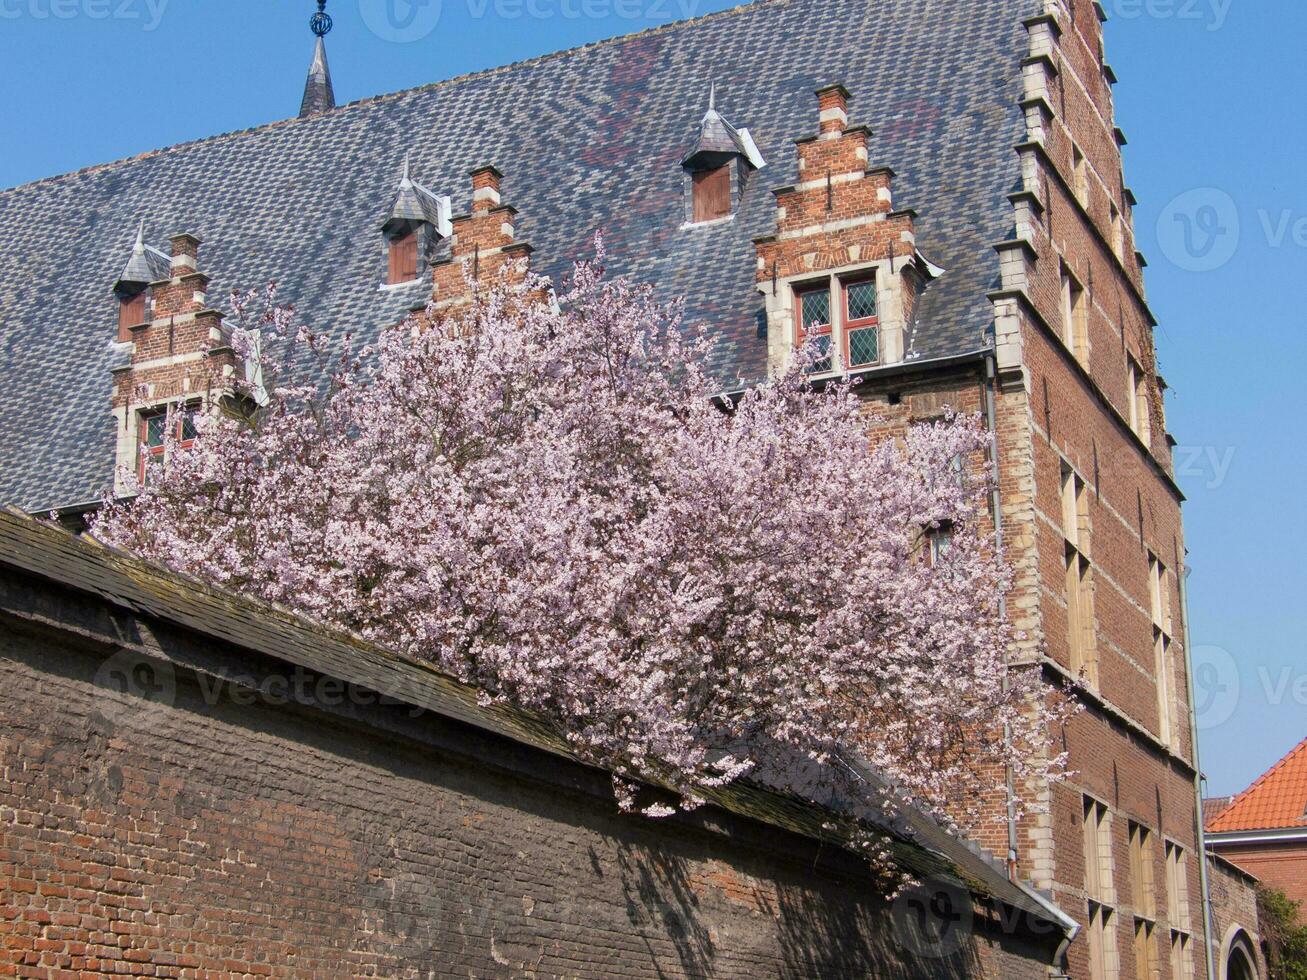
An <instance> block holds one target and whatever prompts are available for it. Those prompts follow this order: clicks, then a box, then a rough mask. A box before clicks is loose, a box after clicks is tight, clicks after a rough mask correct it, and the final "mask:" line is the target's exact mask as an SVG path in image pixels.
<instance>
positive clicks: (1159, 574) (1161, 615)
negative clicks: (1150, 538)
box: [1148, 552, 1177, 745]
mask: <svg viewBox="0 0 1307 980" xmlns="http://www.w3.org/2000/svg"><path fill="white" fill-rule="evenodd" d="M1148 593H1149V604H1150V606H1151V607H1152V610H1151V611H1152V621H1153V631H1152V640H1153V670H1154V672H1155V676H1156V679H1157V719H1158V722H1157V729H1158V735H1159V736H1160V737H1161V740H1162V742H1163V744H1165V745H1174V744H1175V743H1176V741H1177V733H1176V725H1175V717H1176V712H1175V711H1174V710H1173V707H1172V704H1171V698H1172V694H1173V690H1174V681H1173V675H1174V668H1173V667H1172V664H1171V658H1172V655H1173V654H1172V651H1171V642H1172V640H1171V631H1172V629H1173V627H1174V624H1173V623H1172V621H1171V580H1170V576H1169V575H1168V573H1167V570H1166V566H1165V565H1163V564H1162V562H1161V561H1160V560H1158V558H1157V556H1156V555H1154V554H1153V553H1152V552H1149V554H1148Z"/></svg>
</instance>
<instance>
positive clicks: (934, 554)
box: [922, 521, 953, 568]
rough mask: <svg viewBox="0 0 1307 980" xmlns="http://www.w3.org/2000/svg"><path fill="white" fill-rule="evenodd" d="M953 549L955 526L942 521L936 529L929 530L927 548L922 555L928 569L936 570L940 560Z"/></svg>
mask: <svg viewBox="0 0 1307 980" xmlns="http://www.w3.org/2000/svg"><path fill="white" fill-rule="evenodd" d="M952 547H953V524H952V522H951V521H941V522H940V523H939V525H937V526H936V527H929V528H927V529H926V540H925V548H924V549H923V554H922V558H923V560H924V561H925V562H926V565H927V567H930V568H934V567H935V566H936V565H938V564H939V562H940V559H941V558H943V557H944V556H945V555H947V554H948V552H949V549H950V548H952Z"/></svg>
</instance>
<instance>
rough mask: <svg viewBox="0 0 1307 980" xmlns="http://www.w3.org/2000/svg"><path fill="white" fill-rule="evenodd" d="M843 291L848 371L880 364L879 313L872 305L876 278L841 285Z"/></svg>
mask: <svg viewBox="0 0 1307 980" xmlns="http://www.w3.org/2000/svg"><path fill="white" fill-rule="evenodd" d="M841 285H842V287H843V290H844V330H845V349H846V352H847V355H848V365H849V367H850V368H856V367H867V366H869V365H872V364H876V363H878V362H879V361H880V313H879V311H878V308H877V305H876V279H875V277H869V278H866V279H857V280H854V281H851V282H844V283H842V284H841Z"/></svg>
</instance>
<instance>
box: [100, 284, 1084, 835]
mask: <svg viewBox="0 0 1307 980" xmlns="http://www.w3.org/2000/svg"><path fill="white" fill-rule="evenodd" d="M542 297H543V298H542ZM551 299H552V297H551V294H548V292H547V287H546V284H545V283H543V282H540V281H537V280H534V279H531V280H528V282H527V284H526V286H524V287H521V288H512V287H510V286H507V285H500V286H499V287H497V288H494V289H490V290H482V291H481V292H480V295H479V297H478V299H477V301H476V303H475V304H474V305H473V306H472V307H471V308H470V309H469V310H467V311H466V312H465V313H463V314H461V315H460V316H458V317H455V318H442V317H441V316H440V315H439V314H438V313H437V312H436V311H435V310H434V309H430V310H428V311H427V314H426V316H425V317H423V318H420V319H418V320H413V321H409V322H407V323H404V324H400V325H397V326H396V327H394V328H391V329H388V330H385V331H383V332H382V334H381V336H380V338H379V340H378V342H377V344H376V347H375V349H363V350H355V349H353V347H352V346H351V345H350V343H349V342H348V341H347V342H345V343H344V344H333V343H332V342H330V341H329V340H328V339H327V335H326V334H325V333H322V332H318V331H314V330H312V329H311V328H310V327H309V326H307V325H305V324H303V323H301V322H299V321H298V319H297V318H296V317H295V316H294V315H293V313H292V311H289V310H287V309H285V308H282V307H279V306H278V305H277V304H276V300H275V292H270V293H269V294H268V295H266V296H264V297H262V299H260V298H259V297H255V296H249V297H243V298H241V300H240V301H239V302H238V303H237V314H238V315H237V321H238V323H239V326H238V328H237V336H236V337H235V338H234V339H233V346H234V347H235V348H236V349H237V350H240V351H243V352H245V353H246V354H250V355H252V356H253V355H258V356H261V357H262V358H263V361H264V363H263V373H262V379H263V383H264V385H265V386H266V392H267V395H266V405H265V407H262V408H254V407H253V406H252V403H251V411H250V412H249V413H248V414H247V415H245V416H240V415H237V414H233V413H213V414H209V415H207V416H205V417H204V418H202V419H201V420H200V421H199V424H198V430H199V431H198V436H197V438H196V441H195V444H194V446H193V448H191V449H189V450H184V449H180V448H178V447H171V448H170V450H169V452H168V454H167V462H166V464H164V465H163V466H161V467H159V468H158V469H157V470H155V471H154V472H152V474H151V476H150V479H149V484H148V486H147V487H145V488H144V489H143V491H142V492H141V493H140V495H139V496H138V497H136V498H135V499H134V500H132V501H128V502H114V501H108V502H107V503H106V507H105V508H104V510H103V512H102V513H101V515H100V517H99V518H98V519H97V520H96V522H95V526H94V533H95V534H96V535H97V536H98V537H100V538H102V539H104V540H105V541H107V542H110V543H113V544H116V545H119V546H122V547H125V548H128V549H130V550H132V551H135V552H137V553H140V554H142V555H145V556H147V557H150V558H153V559H156V560H159V561H161V562H164V563H166V564H167V565H170V566H172V567H174V568H177V569H180V570H184V571H186V572H189V573H192V574H195V575H198V576H200V577H202V578H204V579H207V580H209V581H211V582H214V583H216V584H218V585H220V586H224V587H227V588H230V589H234V590H237V591H240V592H245V593H250V594H253V595H256V596H259V597H261V598H263V599H266V600H270V601H273V602H278V603H282V604H285V605H287V606H290V607H293V608H295V609H297V610H299V611H300V612H302V613H305V614H307V615H309V616H311V617H314V618H316V619H318V620H321V621H323V622H325V623H329V624H332V625H334V626H338V627H342V628H345V629H348V630H352V631H355V632H357V633H359V634H361V635H363V636H365V637H367V638H369V639H372V640H375V641H378V642H380V643H383V644H386V645H389V646H390V647H392V648H395V649H397V650H399V651H402V652H403V653H406V654H409V655H412V656H414V657H419V658H423V659H425V660H429V661H432V662H434V663H436V664H438V665H440V666H441V667H442V668H444V669H445V670H447V671H449V672H450V673H452V674H454V675H455V676H457V677H459V678H461V679H463V680H465V681H467V682H470V683H472V684H475V685H477V686H478V687H479V688H481V689H482V690H484V691H485V692H486V696H487V697H488V698H493V699H500V698H502V699H507V700H509V701H511V702H513V703H515V704H517V705H519V706H522V707H524V708H527V709H530V710H533V711H536V712H539V713H541V714H543V715H545V716H547V717H548V718H550V719H553V720H554V721H555V722H556V723H557V724H559V726H560V727H561V728H562V730H564V731H565V732H566V733H567V735H568V738H569V739H570V741H571V744H572V745H573V746H574V747H575V750H576V751H577V752H578V753H579V754H580V755H581V756H582V757H583V758H586V759H588V760H590V761H593V762H595V763H597V764H600V765H604V766H607V767H609V768H610V769H611V770H612V771H613V772H615V773H616V776H617V789H618V794H619V798H620V799H621V800H622V801H623V802H624V804H625V805H627V806H628V807H631V808H633V809H643V810H645V812H647V813H650V814H663V813H665V812H666V811H665V807H664V805H663V804H661V803H655V804H650V805H644V804H641V803H640V802H638V801H637V799H636V797H637V796H638V795H639V790H638V788H637V787H636V785H635V784H634V783H632V782H630V781H629V780H630V779H634V778H636V777H654V778H656V779H657V780H658V781H660V782H661V783H662V784H664V785H666V786H669V787H671V788H672V789H674V790H675V791H677V792H679V793H680V794H681V796H682V798H683V800H684V801H685V802H686V803H687V804H688V805H694V803H696V802H697V801H698V800H699V799H700V798H701V794H703V793H705V792H709V791H711V789H712V788H713V787H718V786H722V785H725V784H728V783H731V782H733V781H735V780H738V779H741V778H744V777H746V776H748V775H749V774H750V773H751V772H755V773H756V772H758V771H761V770H765V769H767V768H768V767H769V766H773V767H774V766H775V765H776V764H777V762H776V760H780V759H785V758H804V759H810V760H814V761H815V762H818V763H827V762H829V761H830V760H831V759H834V758H838V757H839V756H841V755H842V754H844V753H849V752H857V753H860V754H861V755H862V756H863V757H864V758H865V759H866V760H867V761H868V762H869V763H870V765H871V767H872V768H873V769H874V770H876V771H878V772H879V773H880V774H882V775H883V776H884V778H885V779H886V781H887V784H888V785H891V786H893V787H894V791H895V792H896V793H897V794H900V795H901V798H903V799H906V800H909V801H911V802H913V803H915V804H917V805H920V806H923V807H925V808H926V809H928V810H930V811H932V812H934V813H935V814H937V815H940V816H944V817H946V818H948V817H954V818H957V819H958V820H959V821H960V822H961V823H962V825H963V826H975V824H976V821H977V820H978V819H980V816H981V805H980V800H981V798H982V796H984V795H985V794H991V795H992V794H993V793H994V792H996V791H998V790H999V789H1000V788H1001V786H1002V785H1003V784H1004V782H1005V770H1006V769H1007V768H1008V767H1010V768H1011V769H1012V770H1014V776H1015V778H1016V779H1017V780H1018V781H1022V780H1025V779H1028V778H1032V777H1039V778H1046V777H1049V776H1055V775H1056V773H1057V772H1058V771H1059V769H1060V767H1061V765H1062V761H1063V760H1062V759H1061V758H1060V757H1059V756H1057V755H1056V754H1055V753H1054V752H1052V751H1051V750H1047V751H1046V747H1047V736H1048V729H1049V726H1050V724H1052V723H1054V722H1055V720H1056V713H1055V710H1054V709H1053V708H1052V707H1050V706H1048V705H1047V704H1045V702H1044V700H1043V698H1042V697H1041V696H1039V695H1037V693H1036V692H1037V690H1038V688H1037V686H1036V678H1035V677H1033V676H1031V675H1029V674H1023V673H1020V672H1017V671H1014V670H1012V669H1010V668H1009V667H1008V666H1007V664H1006V652H1007V650H1008V649H1009V647H1010V645H1011V642H1012V639H1013V637H1012V634H1011V631H1010V629H1009V627H1008V625H1007V624H1006V623H1005V622H1004V621H1003V619H1002V617H1001V614H1000V601H999V600H1000V596H1001V595H1002V594H1003V592H1004V590H1005V589H1006V588H1007V587H1008V581H1007V573H1006V570H1005V567H1004V565H1003V562H1002V560H1001V556H999V555H998V554H996V553H995V547H994V538H993V534H992V524H991V520H990V515H989V513H988V509H987V508H988V505H989V496H988V490H989V487H988V486H987V484H986V482H985V479H984V478H983V476H982V475H981V474H983V473H984V472H985V467H984V465H983V461H984V453H985V450H986V447H987V445H988V442H987V435H986V433H985V431H984V428H983V426H982V425H981V423H980V421H979V420H977V419H973V418H961V417H960V418H954V419H950V420H947V421H942V422H939V423H936V424H931V425H918V426H915V427H912V428H910V429H909V430H907V431H906V433H905V434H904V435H903V436H902V437H901V438H895V439H879V440H878V439H876V438H875V437H874V436H873V434H872V431H873V429H874V427H875V423H876V419H874V418H873V417H871V416H870V415H869V414H868V412H867V409H866V404H865V402H863V401H862V400H860V399H859V397H858V395H857V393H856V391H855V390H854V389H853V388H852V387H850V386H849V385H847V384H833V385H830V386H827V387H825V388H823V389H821V390H817V389H816V388H814V387H813V386H812V385H810V384H808V383H807V381H806V378H805V375H804V374H803V372H802V369H801V368H802V365H801V364H799V365H797V366H796V367H795V369H793V370H791V371H790V372H789V373H787V374H785V375H783V376H781V377H777V378H775V379H773V380H771V381H769V382H767V383H765V384H762V385H760V386H757V387H754V388H752V389H750V390H748V391H747V392H746V393H744V394H742V395H740V396H738V397H736V398H734V399H733V400H730V401H729V402H727V401H726V400H724V399H722V398H720V397H717V386H716V385H715V383H714V381H713V379H712V377H711V375H710V373H709V371H708V368H707V365H708V364H709V363H710V358H711V355H712V343H711V342H710V341H709V339H708V338H707V337H706V336H705V335H704V334H702V333H694V332H687V331H685V330H684V329H683V325H682V323H681V322H680V318H679V314H678V311H677V310H676V309H675V308H672V309H668V308H664V307H660V306H658V305H656V304H655V303H654V302H653V301H652V299H651V296H650V293H649V291H648V290H647V289H645V288H642V287H639V286H636V285H632V284H630V283H627V282H624V281H615V282H614V281H606V280H604V279H603V277H602V274H601V272H600V270H599V269H598V267H597V266H596V265H593V264H582V265H580V266H578V267H577V269H576V271H575V275H574V280H573V282H572V283H571V284H570V286H569V287H568V289H567V290H566V292H565V293H564V294H562V295H560V296H558V297H557V301H556V302H553V301H551ZM260 307H261V309H260ZM256 310H258V312H256ZM419 326H420V327H421V328H420V329H419ZM256 330H257V331H258V335H257V336H256V335H255V333H254V331H256ZM256 341H257V342H256ZM800 361H801V359H800ZM959 461H961V463H962V465H961V467H959V465H958V464H959ZM940 528H947V529H949V531H950V532H951V542H950V546H949V547H948V548H946V549H940V553H939V554H938V556H937V559H936V560H934V561H932V562H927V561H925V560H923V549H924V547H925V545H924V542H925V535H926V534H927V533H928V532H931V531H933V530H938V529H940ZM1005 728H1006V730H1007V731H1009V732H1010V733H1011V735H1010V737H1009V738H1007V739H1005V738H1003V737H1002V733H1003V731H1004V730H1005ZM836 769H837V767H834V766H829V765H825V766H817V767H814V771H818V772H820V771H828V770H836ZM626 777H629V779H628V778H626Z"/></svg>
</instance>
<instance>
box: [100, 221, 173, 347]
mask: <svg viewBox="0 0 1307 980" xmlns="http://www.w3.org/2000/svg"><path fill="white" fill-rule="evenodd" d="M170 275H172V259H171V258H170V257H169V256H168V255H167V254H166V253H164V252H161V251H159V250H158V249H157V248H154V247H153V246H150V245H146V244H145V223H144V222H142V223H141V224H139V225H138V226H137V228H136V243H135V244H134V245H133V246H132V253H131V256H130V257H129V258H128V260H127V264H126V265H125V266H124V267H123V271H122V273H121V274H120V275H119V276H118V281H117V282H116V283H114V286H113V293H114V297H115V298H116V299H117V301H118V340H119V341H122V342H124V343H126V342H129V341H130V340H131V339H132V327H139V326H141V325H142V324H144V323H147V322H149V319H150V299H151V297H150V283H152V282H159V281H160V280H163V279H167V278H168V277H169V276H170Z"/></svg>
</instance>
